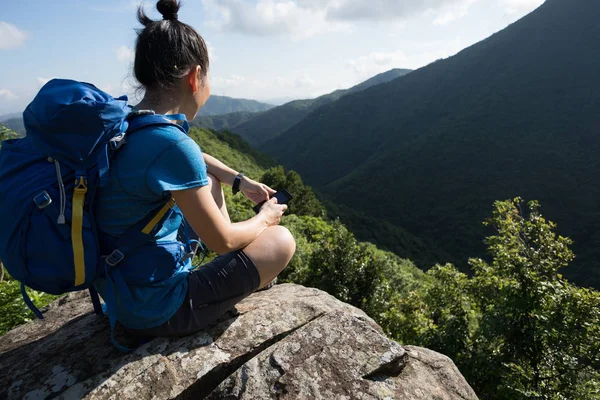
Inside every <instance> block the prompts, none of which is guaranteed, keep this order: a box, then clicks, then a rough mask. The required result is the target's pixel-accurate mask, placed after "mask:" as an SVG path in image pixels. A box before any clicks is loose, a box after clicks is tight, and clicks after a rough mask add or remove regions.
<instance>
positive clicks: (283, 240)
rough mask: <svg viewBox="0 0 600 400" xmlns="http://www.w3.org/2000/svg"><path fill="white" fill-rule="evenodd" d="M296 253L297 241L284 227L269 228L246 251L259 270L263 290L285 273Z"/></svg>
mask: <svg viewBox="0 0 600 400" xmlns="http://www.w3.org/2000/svg"><path fill="white" fill-rule="evenodd" d="M295 251H296V241H295V240H294V237H293V236H292V234H291V233H290V231H289V230H288V229H287V228H286V227H283V226H272V227H270V228H267V229H266V230H265V231H264V232H263V233H262V234H261V235H260V236H259V237H258V238H257V239H256V240H255V241H254V242H252V243H250V244H249V245H248V246H247V247H246V248H245V249H244V253H245V254H246V255H247V256H248V257H249V258H250V260H252V262H253V263H254V265H255V266H256V269H257V270H258V274H259V275H260V287H261V288H262V287H263V286H265V285H267V284H268V283H269V282H271V281H272V280H273V279H275V277H276V276H277V275H279V273H280V272H281V271H283V269H284V268H285V267H286V266H287V265H288V263H289V262H290V260H291V259H292V256H293V255H294V252H295Z"/></svg>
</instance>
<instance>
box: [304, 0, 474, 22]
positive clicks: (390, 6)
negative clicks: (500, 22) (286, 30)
mask: <svg viewBox="0 0 600 400" xmlns="http://www.w3.org/2000/svg"><path fill="white" fill-rule="evenodd" d="M299 1H302V2H308V3H311V4H314V5H316V4H326V5H327V9H328V10H327V15H328V18H329V19H340V20H345V21H358V20H377V21H380V20H392V19H402V18H406V17H409V16H411V15H414V14H416V13H419V12H424V11H427V10H438V9H440V8H443V7H452V6H456V5H458V6H460V5H461V4H463V3H465V0H420V1H402V0H369V1H365V0H325V1H323V2H322V3H321V2H319V1H317V0H299Z"/></svg>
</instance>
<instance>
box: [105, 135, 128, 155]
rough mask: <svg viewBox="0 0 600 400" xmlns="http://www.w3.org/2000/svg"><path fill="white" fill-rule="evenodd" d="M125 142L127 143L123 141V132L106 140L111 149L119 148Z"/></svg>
mask: <svg viewBox="0 0 600 400" xmlns="http://www.w3.org/2000/svg"><path fill="white" fill-rule="evenodd" d="M125 143H127V142H126V141H125V134H124V133H120V134H118V135H117V136H115V137H114V138H112V139H110V140H109V141H108V145H109V146H110V149H111V150H113V151H116V150H119V149H120V148H121V146H123V145H124V144H125Z"/></svg>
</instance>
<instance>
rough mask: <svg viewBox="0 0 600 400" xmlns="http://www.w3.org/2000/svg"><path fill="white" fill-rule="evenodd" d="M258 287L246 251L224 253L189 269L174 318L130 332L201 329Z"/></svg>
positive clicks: (161, 333)
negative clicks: (180, 303)
mask: <svg viewBox="0 0 600 400" xmlns="http://www.w3.org/2000/svg"><path fill="white" fill-rule="evenodd" d="M259 287H260V276H259V274H258V270H257V269H256V266H255V265H254V263H253V262H252V260H251V259H250V258H249V257H248V256H247V255H246V253H244V252H243V251H242V250H239V251H234V252H231V253H227V254H224V255H222V256H219V257H217V258H215V259H214V260H213V261H211V262H209V263H208V264H206V265H203V266H202V267H200V268H198V269H197V270H195V271H192V272H190V275H189V276H188V292H187V295H186V296H185V300H184V301H183V304H182V305H181V307H180V308H179V310H177V312H176V313H175V314H174V315H173V316H172V317H171V319H169V320H168V321H167V322H165V323H164V324H162V325H159V326H157V327H155V328H149V329H143V330H138V329H128V331H129V332H130V333H131V334H133V335H135V336H139V337H145V338H152V337H160V336H184V335H188V334H191V333H194V332H198V331H200V330H202V329H204V328H206V327H207V326H209V325H211V324H212V323H214V322H215V321H216V320H217V318H219V316H221V315H223V314H224V313H225V312H226V311H228V310H230V309H232V308H233V306H235V305H236V304H237V303H239V302H240V301H241V300H242V299H244V298H245V297H247V296H249V295H250V294H252V293H253V292H254V291H256V290H257V289H258V288H259Z"/></svg>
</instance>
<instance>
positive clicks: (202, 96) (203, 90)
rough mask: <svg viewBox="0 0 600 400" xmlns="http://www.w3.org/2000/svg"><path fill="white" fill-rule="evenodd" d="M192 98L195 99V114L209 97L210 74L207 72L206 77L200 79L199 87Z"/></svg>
mask: <svg viewBox="0 0 600 400" xmlns="http://www.w3.org/2000/svg"><path fill="white" fill-rule="evenodd" d="M194 97H195V99H196V107H197V110H196V114H197V113H198V111H200V109H201V108H202V106H204V103H206V101H207V100H208V98H209V97H210V72H207V73H206V76H204V77H202V76H201V77H200V85H199V88H198V91H197V92H196V93H194Z"/></svg>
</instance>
